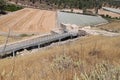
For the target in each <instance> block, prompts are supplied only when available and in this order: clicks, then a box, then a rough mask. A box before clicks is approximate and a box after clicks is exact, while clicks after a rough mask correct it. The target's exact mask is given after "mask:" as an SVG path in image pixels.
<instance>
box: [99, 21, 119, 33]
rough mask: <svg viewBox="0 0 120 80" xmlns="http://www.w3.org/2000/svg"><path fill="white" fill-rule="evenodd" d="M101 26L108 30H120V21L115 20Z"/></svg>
mask: <svg viewBox="0 0 120 80" xmlns="http://www.w3.org/2000/svg"><path fill="white" fill-rule="evenodd" d="M99 28H101V29H104V30H108V31H114V32H120V21H113V22H110V23H109V24H105V25H101V26H99Z"/></svg>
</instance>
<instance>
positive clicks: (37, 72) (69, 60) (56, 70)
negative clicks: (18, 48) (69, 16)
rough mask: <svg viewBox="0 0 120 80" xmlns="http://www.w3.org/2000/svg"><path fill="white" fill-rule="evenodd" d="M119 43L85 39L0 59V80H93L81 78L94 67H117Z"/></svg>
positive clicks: (112, 39)
mask: <svg viewBox="0 0 120 80" xmlns="http://www.w3.org/2000/svg"><path fill="white" fill-rule="evenodd" d="M119 40H120V37H103V36H86V37H84V38H80V39H78V40H76V41H70V42H68V43H66V44H65V45H59V46H54V47H51V48H48V49H43V50H42V51H38V52H35V53H34V54H30V55H24V56H17V57H16V58H6V59H2V60H0V79H1V80H11V79H12V80H77V79H74V77H75V76H76V74H77V75H78V78H80V80H93V79H81V77H84V76H83V75H82V76H80V74H81V73H83V72H86V75H87V73H90V72H91V70H92V71H93V69H94V67H95V65H96V64H97V63H98V64H99V63H102V62H106V64H103V65H102V66H103V67H104V68H105V69H106V65H107V63H109V64H110V66H108V65H107V66H108V69H109V68H110V67H111V66H112V65H115V66H116V67H117V66H119V65H120V41H119ZM98 66H99V65H98ZM98 66H97V68H98ZM103 67H102V69H104V68H103ZM110 69H111V68H110ZM115 69H116V68H115ZM100 70H101V68H100ZM90 74H91V73H90ZM109 77H110V76H109ZM84 78H85V77H84ZM96 79H97V78H96ZM96 79H95V80H96ZM109 80H110V79H109ZM111 80H112V79H111Z"/></svg>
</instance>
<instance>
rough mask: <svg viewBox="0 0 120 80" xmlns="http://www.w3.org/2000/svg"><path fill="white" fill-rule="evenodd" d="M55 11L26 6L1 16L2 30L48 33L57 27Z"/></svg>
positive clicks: (0, 27)
mask: <svg viewBox="0 0 120 80" xmlns="http://www.w3.org/2000/svg"><path fill="white" fill-rule="evenodd" d="M55 19H56V17H55V12H54V11H48V10H39V9H32V8H24V9H22V10H19V11H16V12H13V13H10V14H8V15H4V16H1V17H0V30H1V31H4V32H8V27H10V29H11V31H12V32H14V33H33V34H34V33H39V34H40V33H41V34H43V33H48V32H50V31H51V30H52V29H53V28H55Z"/></svg>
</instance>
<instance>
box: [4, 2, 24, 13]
mask: <svg viewBox="0 0 120 80" xmlns="http://www.w3.org/2000/svg"><path fill="white" fill-rule="evenodd" d="M22 8H23V7H21V6H18V5H14V4H7V5H6V6H5V10H6V11H11V12H13V11H17V10H20V9H22Z"/></svg>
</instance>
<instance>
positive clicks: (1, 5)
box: [0, 0, 6, 13]
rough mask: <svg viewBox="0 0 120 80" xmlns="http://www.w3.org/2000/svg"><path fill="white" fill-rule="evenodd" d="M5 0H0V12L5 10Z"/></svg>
mask: <svg viewBox="0 0 120 80" xmlns="http://www.w3.org/2000/svg"><path fill="white" fill-rule="evenodd" d="M5 5H6V2H5V1H4V0H0V13H3V12H4V10H5Z"/></svg>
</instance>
